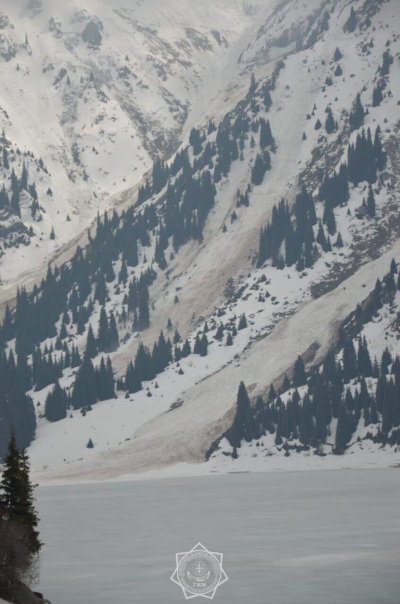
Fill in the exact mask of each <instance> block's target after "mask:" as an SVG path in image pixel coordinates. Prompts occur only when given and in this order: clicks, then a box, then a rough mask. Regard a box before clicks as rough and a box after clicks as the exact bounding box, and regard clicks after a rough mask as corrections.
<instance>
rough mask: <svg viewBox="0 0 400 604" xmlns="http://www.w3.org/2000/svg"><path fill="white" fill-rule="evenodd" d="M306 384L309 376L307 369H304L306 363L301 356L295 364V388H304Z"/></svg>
mask: <svg viewBox="0 0 400 604" xmlns="http://www.w3.org/2000/svg"><path fill="white" fill-rule="evenodd" d="M306 383H307V375H306V369H305V367H304V362H303V359H302V358H301V356H298V357H297V360H296V362H295V364H294V373H293V387H294V388H299V387H300V386H304V385H305V384H306Z"/></svg>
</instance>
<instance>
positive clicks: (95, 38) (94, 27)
mask: <svg viewBox="0 0 400 604" xmlns="http://www.w3.org/2000/svg"><path fill="white" fill-rule="evenodd" d="M101 29H102V27H101V23H100V22H97V23H96V21H89V23H88V24H87V25H86V27H85V29H84V30H83V32H82V38H83V41H84V42H87V43H88V44H90V45H91V46H100V44H101V41H102V39H103V36H102V35H101Z"/></svg>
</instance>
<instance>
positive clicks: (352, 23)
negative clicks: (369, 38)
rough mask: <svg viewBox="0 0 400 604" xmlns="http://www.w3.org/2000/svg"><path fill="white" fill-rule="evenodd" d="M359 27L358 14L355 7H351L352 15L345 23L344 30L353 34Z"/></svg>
mask: <svg viewBox="0 0 400 604" xmlns="http://www.w3.org/2000/svg"><path fill="white" fill-rule="evenodd" d="M356 27H357V15H356V12H355V10H354V7H353V6H352V7H351V10H350V16H349V18H348V19H347V21H346V23H345V24H344V31H345V32H348V33H349V34H352V33H353V32H354V31H355V29H356Z"/></svg>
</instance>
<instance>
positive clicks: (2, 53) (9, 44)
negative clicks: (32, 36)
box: [0, 32, 17, 61]
mask: <svg viewBox="0 0 400 604" xmlns="http://www.w3.org/2000/svg"><path fill="white" fill-rule="evenodd" d="M16 54H17V47H16V45H15V44H14V42H13V41H12V40H11V38H10V37H9V36H8V35H7V34H5V33H4V32H0V57H3V59H5V60H6V61H11V59H13V58H14V57H15V56H16Z"/></svg>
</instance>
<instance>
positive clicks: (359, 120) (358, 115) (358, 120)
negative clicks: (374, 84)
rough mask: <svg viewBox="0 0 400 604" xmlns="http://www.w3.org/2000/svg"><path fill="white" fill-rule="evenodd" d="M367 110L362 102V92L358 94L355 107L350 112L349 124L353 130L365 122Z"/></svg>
mask: <svg viewBox="0 0 400 604" xmlns="http://www.w3.org/2000/svg"><path fill="white" fill-rule="evenodd" d="M364 117H365V110H364V107H363V104H362V102H361V94H360V93H358V94H357V96H356V102H355V104H354V108H353V109H352V111H351V112H350V118H349V124H350V127H351V129H352V130H358V129H359V128H361V126H362V125H363V124H364Z"/></svg>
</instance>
